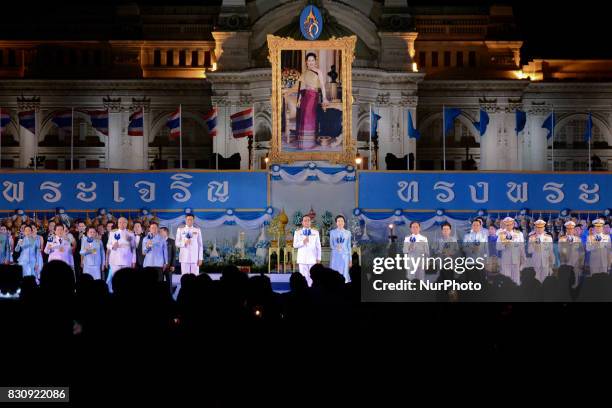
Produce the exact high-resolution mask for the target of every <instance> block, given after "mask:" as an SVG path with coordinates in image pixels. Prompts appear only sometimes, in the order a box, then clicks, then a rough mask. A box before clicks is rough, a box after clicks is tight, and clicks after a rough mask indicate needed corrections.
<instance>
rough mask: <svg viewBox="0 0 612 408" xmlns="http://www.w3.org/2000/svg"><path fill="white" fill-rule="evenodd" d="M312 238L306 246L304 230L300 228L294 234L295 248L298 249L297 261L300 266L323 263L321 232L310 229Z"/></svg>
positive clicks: (310, 237) (309, 238)
mask: <svg viewBox="0 0 612 408" xmlns="http://www.w3.org/2000/svg"><path fill="white" fill-rule="evenodd" d="M309 230H310V236H309V237H308V243H307V244H306V245H304V239H305V238H306V235H304V228H300V229H298V230H296V231H295V233H294V234H293V247H294V248H297V250H298V251H297V259H296V262H297V263H298V264H303V265H313V264H316V263H317V262H320V261H321V239H320V237H319V231H317V230H316V229H313V228H309Z"/></svg>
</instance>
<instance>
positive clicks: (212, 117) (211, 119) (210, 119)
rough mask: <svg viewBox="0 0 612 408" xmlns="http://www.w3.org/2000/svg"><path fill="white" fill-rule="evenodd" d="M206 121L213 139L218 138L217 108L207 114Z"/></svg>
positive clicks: (205, 115)
mask: <svg viewBox="0 0 612 408" xmlns="http://www.w3.org/2000/svg"><path fill="white" fill-rule="evenodd" d="M204 121H206V127H207V128H208V134H209V135H210V136H211V137H215V136H217V108H212V109H211V110H210V111H208V112H207V113H205V114H204Z"/></svg>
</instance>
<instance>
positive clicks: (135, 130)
mask: <svg viewBox="0 0 612 408" xmlns="http://www.w3.org/2000/svg"><path fill="white" fill-rule="evenodd" d="M143 135H144V112H143V109H142V108H140V109H138V110H137V111H135V112H134V113H132V114H131V115H130V124H129V126H128V136H143Z"/></svg>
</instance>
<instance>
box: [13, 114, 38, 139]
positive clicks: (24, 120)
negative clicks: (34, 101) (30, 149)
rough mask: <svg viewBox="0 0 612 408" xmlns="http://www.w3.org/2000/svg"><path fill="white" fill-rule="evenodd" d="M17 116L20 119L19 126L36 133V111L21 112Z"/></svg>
mask: <svg viewBox="0 0 612 408" xmlns="http://www.w3.org/2000/svg"><path fill="white" fill-rule="evenodd" d="M17 116H18V117H19V126H22V127H23V128H25V129H27V130H29V131H30V132H32V133H36V111H34V110H28V111H21V112H19V113H18V115H17Z"/></svg>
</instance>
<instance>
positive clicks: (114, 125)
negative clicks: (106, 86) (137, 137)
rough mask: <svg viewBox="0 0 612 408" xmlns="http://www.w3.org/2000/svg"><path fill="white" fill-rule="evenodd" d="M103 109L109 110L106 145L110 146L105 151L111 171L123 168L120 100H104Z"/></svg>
mask: <svg viewBox="0 0 612 408" xmlns="http://www.w3.org/2000/svg"><path fill="white" fill-rule="evenodd" d="M104 109H108V110H109V115H108V137H107V143H109V145H110V146H108V147H107V149H106V155H107V157H106V160H107V163H108V164H109V165H110V168H111V169H119V168H122V167H123V147H122V140H123V135H122V128H123V124H122V118H123V114H122V111H121V98H117V99H112V100H111V99H107V98H105V99H104ZM109 154H110V156H109ZM128 157H129V156H128Z"/></svg>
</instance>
